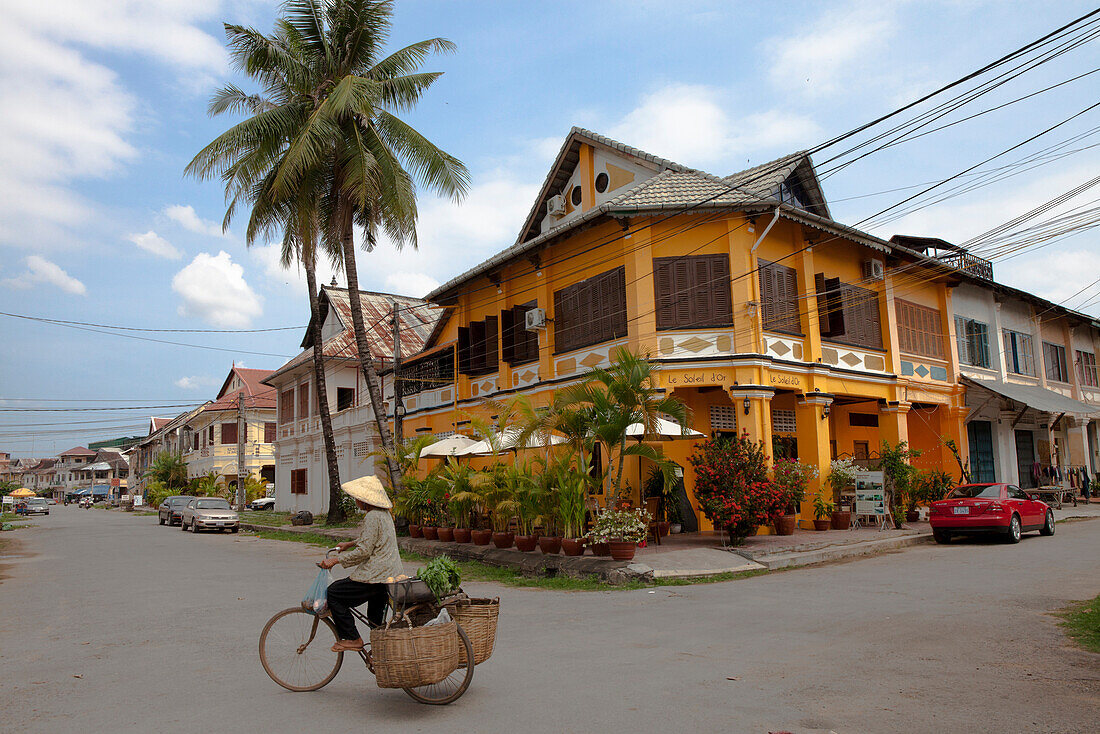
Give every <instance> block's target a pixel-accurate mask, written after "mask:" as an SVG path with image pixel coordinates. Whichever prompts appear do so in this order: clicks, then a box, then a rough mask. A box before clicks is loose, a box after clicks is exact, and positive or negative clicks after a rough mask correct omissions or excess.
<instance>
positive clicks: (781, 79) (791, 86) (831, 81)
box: [761, 1, 898, 97]
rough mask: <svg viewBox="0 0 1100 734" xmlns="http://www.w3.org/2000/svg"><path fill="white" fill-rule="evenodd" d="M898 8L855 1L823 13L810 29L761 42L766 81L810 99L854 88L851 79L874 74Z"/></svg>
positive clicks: (896, 24) (892, 34) (895, 23)
mask: <svg viewBox="0 0 1100 734" xmlns="http://www.w3.org/2000/svg"><path fill="white" fill-rule="evenodd" d="M896 5H897V4H896V3H881V2H876V3H869V2H864V1H857V2H853V3H849V4H848V5H847V6H844V7H840V8H833V9H830V10H827V11H826V12H824V13H823V14H821V15H820V16H818V17H817V18H815V19H814V20H813V21H812V25H811V26H810V27H808V28H805V29H801V30H799V31H796V32H795V33H794V34H792V35H788V36H784V37H779V38H772V39H769V40H767V41H765V42H764V44H763V54H762V55H761V57H762V58H765V59H768V68H769V76H770V78H771V81H772V82H773V83H774V84H775V85H776V86H778V87H780V88H782V89H786V90H790V91H798V92H801V93H802V94H805V95H807V96H810V97H816V96H822V95H828V94H833V93H835V92H838V91H840V90H842V89H844V88H847V87H851V86H852V84H851V83H852V75H853V74H862V73H865V72H866V71H868V70H871V71H872V73H874V74H878V73H881V72H882V71H883V70H882V69H881V68H879V66H878V64H880V63H881V59H882V56H881V55H880V53H879V52H880V51H881V50H883V49H884V48H886V47H887V45H888V43H889V41H890V39H891V38H892V37H893V36H894V35H895V34H896V32H897V27H898V23H897V21H896V18H895V17H894V16H895V8H896Z"/></svg>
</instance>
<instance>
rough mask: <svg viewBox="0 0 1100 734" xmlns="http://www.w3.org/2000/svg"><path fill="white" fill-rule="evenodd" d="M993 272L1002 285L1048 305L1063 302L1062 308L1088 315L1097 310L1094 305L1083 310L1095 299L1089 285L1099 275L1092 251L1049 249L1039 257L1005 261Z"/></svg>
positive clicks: (1099, 260) (1097, 260)
mask: <svg viewBox="0 0 1100 734" xmlns="http://www.w3.org/2000/svg"><path fill="white" fill-rule="evenodd" d="M994 272H995V273H996V275H997V280H999V281H1001V282H1002V283H1011V284H1012V285H1013V286H1015V287H1017V288H1021V289H1023V290H1025V291H1029V292H1031V293H1034V294H1035V295H1037V296H1041V297H1042V298H1046V299H1047V300H1049V301H1054V302H1055V303H1062V302H1063V301H1065V302H1066V304H1065V305H1067V306H1069V307H1070V308H1074V309H1080V308H1082V306H1085V308H1084V310H1085V311H1086V312H1088V313H1097V311H1098V310H1100V306H1098V305H1097V304H1096V303H1092V304H1091V305H1087V306H1086V304H1089V302H1090V301H1093V299H1094V298H1096V296H1097V295H1098V292H1097V286H1096V285H1093V283H1094V281H1095V280H1096V276H1097V274H1100V252H1096V251H1095V250H1087V249H1073V250H1058V249H1053V248H1052V249H1051V250H1049V251H1042V254H1041V255H1032V256H1029V257H1026V258H1025V257H1021V258H1017V259H1015V260H1009V261H1007V262H1005V263H1003V264H1001V265H1000V266H999V267H998V266H996V265H995V266H994ZM1090 286H1091V287H1090ZM1082 289H1085V290H1084V291H1082ZM1078 291H1081V292H1080V293H1078ZM1075 294H1076V295H1075Z"/></svg>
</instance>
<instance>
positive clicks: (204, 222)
mask: <svg viewBox="0 0 1100 734" xmlns="http://www.w3.org/2000/svg"><path fill="white" fill-rule="evenodd" d="M164 215H165V216H166V217H168V218H169V219H171V220H172V221H173V222H175V223H176V224H178V225H180V226H181V227H183V228H184V229H186V230H187V231H188V232H194V233H195V234H204V235H209V236H211V237H224V236H225V233H224V232H222V226H221V225H220V224H218V223H217V222H212V221H210V220H209V219H203V218H201V217H200V216H199V215H198V214H196V213H195V207H193V206H191V205H190V204H188V205H187V206H183V205H182V204H173V205H172V206H168V207H165V208H164Z"/></svg>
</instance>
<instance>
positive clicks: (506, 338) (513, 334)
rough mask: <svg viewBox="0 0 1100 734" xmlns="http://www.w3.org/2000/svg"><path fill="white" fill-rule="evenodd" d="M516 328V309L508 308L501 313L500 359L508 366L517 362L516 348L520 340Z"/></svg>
mask: <svg viewBox="0 0 1100 734" xmlns="http://www.w3.org/2000/svg"><path fill="white" fill-rule="evenodd" d="M520 336H521V335H520V333H519V329H518V328H517V327H516V309H515V308H514V307H513V308H506V309H504V310H503V311H501V312H500V358H501V359H502V360H504V361H505V362H507V363H508V364H515V362H516V348H517V346H519V345H518V343H517V342H518V341H519V339H520Z"/></svg>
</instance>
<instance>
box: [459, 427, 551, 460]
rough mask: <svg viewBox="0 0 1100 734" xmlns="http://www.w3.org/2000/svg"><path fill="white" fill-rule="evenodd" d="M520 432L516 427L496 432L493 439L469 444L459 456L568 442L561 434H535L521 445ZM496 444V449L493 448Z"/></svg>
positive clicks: (479, 454)
mask: <svg viewBox="0 0 1100 734" xmlns="http://www.w3.org/2000/svg"><path fill="white" fill-rule="evenodd" d="M519 434H520V432H519V431H517V430H515V429H511V428H510V429H507V430H505V431H503V432H501V433H498V434H496V435H495V436H493V437H492V439H491V440H490V439H485V440H484V441H478V442H477V443H475V444H473V445H471V446H468V447H467V448H466V449H465V450H463V451H461V452H459V453H458V454H457V455H458V456H489V455H491V454H499V453H500V452H501V451H519V450H520V449H541V448H544V447H546V446H557V445H559V444H563V443H565V442H566V440H565V439H564V438H562V437H561V436H555V435H554V434H552V433H551V434H548V436H547V437H544V436H539V435H537V434H536V435H533V436H531V437H530V438H528V439H527V442H526V443H525V444H524V445H522V446H520V445H519ZM494 444H495V445H496V450H495V451H494V450H493V446H494Z"/></svg>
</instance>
